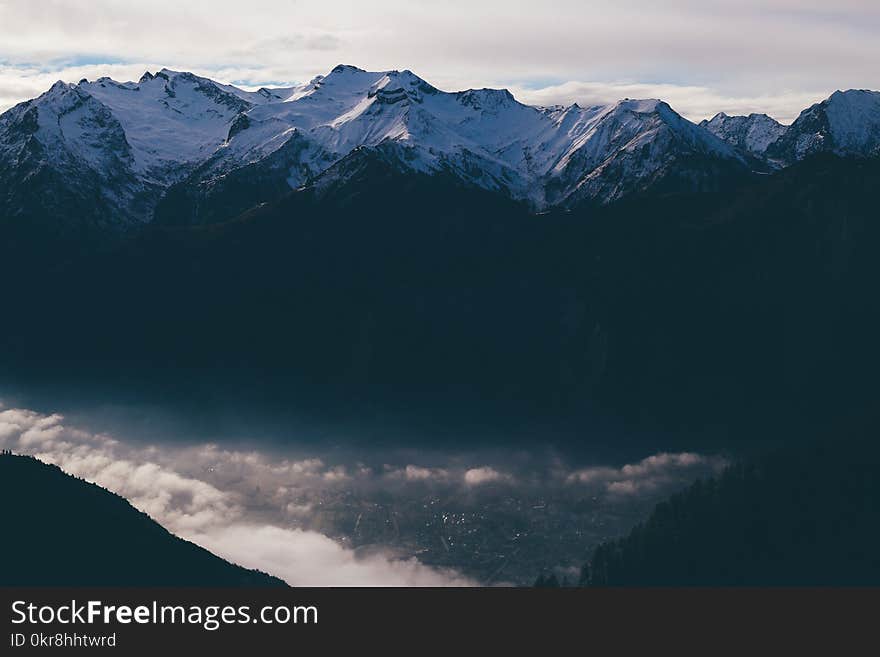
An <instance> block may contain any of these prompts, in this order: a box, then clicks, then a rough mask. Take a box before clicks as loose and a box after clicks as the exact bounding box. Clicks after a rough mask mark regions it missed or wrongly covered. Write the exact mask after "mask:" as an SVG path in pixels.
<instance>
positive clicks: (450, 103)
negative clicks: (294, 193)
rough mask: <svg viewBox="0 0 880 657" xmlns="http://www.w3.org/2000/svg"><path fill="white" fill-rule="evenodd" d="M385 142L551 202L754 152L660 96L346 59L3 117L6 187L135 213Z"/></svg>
mask: <svg viewBox="0 0 880 657" xmlns="http://www.w3.org/2000/svg"><path fill="white" fill-rule="evenodd" d="M380 144H382V145H383V148H385V150H386V152H389V151H393V152H395V153H396V157H397V161H398V164H399V166H401V167H402V168H404V169H406V170H411V171H415V172H421V173H428V174H432V173H437V172H441V171H442V172H445V173H449V174H452V175H454V176H456V177H457V178H459V179H460V180H461V181H462V182H464V183H465V184H468V185H474V186H477V187H481V188H485V189H489V190H493V191H498V192H501V193H503V194H506V195H508V196H510V197H513V198H515V199H519V200H523V201H526V202H528V203H529V204H530V205H531V206H532V207H534V208H536V209H543V208H546V207H548V206H551V205H564V204H566V203H571V202H575V201H591V202H596V203H608V202H611V201H613V200H616V199H618V198H621V197H623V196H626V195H627V194H630V193H634V192H637V191H641V190H645V189H648V188H650V187H651V186H652V185H654V184H657V182H658V181H659V180H661V179H664V178H666V177H667V176H669V175H671V174H672V173H673V172H675V171H676V170H677V167H679V166H682V167H684V168H686V167H687V162H688V160H689V159H691V158H693V157H695V156H699V157H708V158H711V159H717V160H719V161H726V162H729V163H731V164H734V165H736V164H737V163H738V162H739V161H740V156H739V155H738V154H737V153H736V152H735V151H734V150H733V149H732V148H731V147H730V146H729V145H727V144H725V143H723V142H722V141H721V140H719V139H717V138H716V137H715V136H713V135H712V134H710V133H709V132H707V131H705V130H702V129H700V128H698V127H697V126H695V125H694V124H692V123H690V122H689V121H686V120H685V119H683V118H682V117H680V116H679V115H678V114H676V113H675V112H674V111H673V110H672V109H671V108H670V107H669V106H668V105H666V104H665V103H663V102H661V101H657V100H649V101H633V100H626V101H621V102H619V103H613V104H609V105H603V106H594V107H588V108H581V107H579V106H578V105H572V106H570V107H566V108H563V107H553V108H539V107H531V106H527V105H524V104H522V103H519V102H517V101H516V100H515V99H514V98H513V96H512V95H511V94H510V93H509V92H507V91H504V90H496V89H471V90H468V91H463V92H457V93H447V92H443V91H440V90H439V89H436V88H435V87H433V86H431V85H430V84H428V83H427V82H425V81H424V80H422V79H421V78H419V77H418V76H416V75H414V74H413V73H411V72H410V71H383V72H369V71H364V70H361V69H358V68H355V67H353V66H344V65H340V66H337V67H336V68H334V69H333V70H332V71H331V72H330V73H329V74H328V75H326V76H319V77H317V78H315V79H314V80H312V81H311V82H309V83H308V84H305V85H301V86H297V87H290V88H281V89H260V90H259V91H255V92H248V91H243V90H241V89H238V88H236V87H233V86H229V85H221V84H218V83H215V82H213V81H211V80H208V79H206V78H201V77H198V76H195V75H192V74H190V73H180V72H175V71H170V70H167V69H163V70H161V71H159V72H158V73H156V74H155V75H153V74H150V73H146V74H145V75H144V76H143V77H142V78H141V79H140V80H139V81H138V82H136V83H135V82H125V83H119V82H115V81H113V80H110V79H108V78H101V79H99V80H95V81H93V82H89V81H87V80H83V81H81V82H80V83H79V84H76V85H70V84H64V83H58V84H56V85H54V86H53V87H52V88H51V89H50V90H49V91H47V92H46V93H45V94H43V95H42V96H40V97H38V98H36V99H34V100H32V101H28V102H26V103H23V104H21V105H18V106H17V107H15V108H13V109H12V110H10V111H9V112H7V113H6V114H4V115H3V118H2V120H0V157H2V158H3V162H4V164H3V167H4V171H5V174H6V175H5V176H4V179H5V180H9V181H10V182H9V183H6V184H7V186H9V187H10V188H11V187H12V184H13V182H14V181H15V180H16V178H15V176H16V175H18V176H19V177H20V178H22V179H27V178H32V177H33V175H34V174H35V172H38V171H48V170H52V171H55V172H58V173H59V180H63V181H65V182H66V184H67V186H68V187H70V188H71V190H72V191H71V193H72V194H74V195H75V193H78V192H79V191H82V190H84V189H89V190H91V191H89V192H88V195H89V197H90V198H94V196H95V194H96V193H97V195H98V196H99V197H101V198H102V202H101V203H99V204H98V205H99V206H100V205H102V204H103V205H104V206H106V207H105V208H104V211H105V214H107V215H108V216H109V215H114V216H116V217H117V218H118V221H120V222H122V223H125V222H135V223H140V222H144V221H149V220H150V218H151V216H152V214H151V213H152V212H153V210H154V208H155V206H156V204H158V203H159V201H160V199H161V198H162V197H163V196H166V195H167V197H168V202H167V203H166V204H165V207H166V208H168V207H173V208H175V211H183V212H184V214H186V211H187V209H188V210H189V211H190V212H191V213H192V212H193V206H194V204H195V206H196V207H197V208H203V207H206V206H207V207H209V206H210V205H211V199H225V200H224V201H223V205H224V206H226V207H230V206H229V203H228V201H229V200H230V199H237V202H238V204H240V205H244V206H246V205H247V204H248V203H251V202H253V203H257V202H259V201H260V200H265V199H262V198H261V195H264V194H266V193H278V192H280V191H283V190H284V189H293V188H297V187H299V186H301V185H304V184H305V183H307V182H308V181H309V180H312V179H314V178H315V176H317V175H318V174H320V173H321V172H323V171H326V170H327V169H328V168H329V167H331V166H332V165H333V164H334V163H336V162H339V161H340V160H342V159H343V158H345V157H347V156H348V155H349V154H350V153H352V151H354V150H355V149H357V148H375V147H378V146H379V145H380ZM24 155H27V157H24ZM687 175H690V174H686V176H685V177H687ZM37 201H39V199H37ZM235 205H236V203H235V202H233V203H232V206H233V207H234V206H235ZM43 209H46V208H43ZM237 209H244V207H241V208H237ZM4 212H7V213H14V212H15V210H14V209H10V208H9V207H6V208H4ZM200 212H201V210H200V209H199V210H197V211H195V215H199V213H200ZM195 215H194V216H193V220H195V221H202V220H204V217H199V216H195ZM208 215H210V212H208ZM209 220H210V217H209Z"/></svg>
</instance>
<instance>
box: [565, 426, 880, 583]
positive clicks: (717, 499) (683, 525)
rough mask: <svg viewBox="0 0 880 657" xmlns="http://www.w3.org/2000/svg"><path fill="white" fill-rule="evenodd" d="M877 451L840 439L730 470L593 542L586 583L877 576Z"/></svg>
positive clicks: (878, 579) (877, 579)
mask: <svg viewBox="0 0 880 657" xmlns="http://www.w3.org/2000/svg"><path fill="white" fill-rule="evenodd" d="M878 469H880V449H878V447H877V445H876V441H874V440H870V439H866V440H864V441H859V442H854V441H847V440H838V441H835V443H833V444H825V445H823V446H821V447H803V448H802V449H800V450H784V451H779V452H776V453H774V454H772V455H770V456H768V457H765V458H762V459H760V460H759V461H757V462H756V463H754V464H751V465H738V466H734V467H731V468H729V469H728V470H727V471H725V472H724V474H723V475H721V476H720V477H718V478H717V479H710V480H708V481H701V482H697V483H696V484H694V485H693V486H691V487H690V488H688V489H687V490H685V491H684V492H682V493H680V494H678V495H675V496H673V497H672V498H670V499H669V500H668V501H666V502H663V503H661V504H659V505H658V506H657V507H656V509H655V510H654V512H653V513H652V514H651V516H650V517H649V518H648V520H647V521H645V522H644V523H643V524H640V525H639V526H637V527H636V528H635V529H634V530H633V531H632V532H631V533H630V534H629V535H628V536H627V537H625V538H623V539H620V540H618V541H613V542H610V543H606V544H604V545H602V546H600V547H599V548H597V549H596V550H595V552H594V554H593V556H592V559H591V560H590V563H589V564H588V567H587V568H585V569H584V581H583V582H582V583H583V584H591V585H593V586H658V585H659V586H767V585H777V586H789V585H798V586H817V585H819V586H827V585H837V586H839V585H857V586H876V585H878V584H880V558H878V554H880V477H878Z"/></svg>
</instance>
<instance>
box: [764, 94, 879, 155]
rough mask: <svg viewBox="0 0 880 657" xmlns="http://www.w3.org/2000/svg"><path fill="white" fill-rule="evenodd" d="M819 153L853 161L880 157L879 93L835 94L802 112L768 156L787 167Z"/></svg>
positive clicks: (768, 152)
mask: <svg viewBox="0 0 880 657" xmlns="http://www.w3.org/2000/svg"><path fill="white" fill-rule="evenodd" d="M822 152H830V153H835V154H836V155H842V156H856V157H872V156H875V155H877V154H878V153H880V92H877V91H868V90H865V89H850V90H848V91H835V92H834V93H833V94H831V96H830V97H828V98H827V99H825V100H823V101H822V102H820V103H816V104H815V105H813V106H811V107H808V108H807V109H805V110H804V111H803V112H801V113H800V115H799V116H798V118H797V119H796V120H795V121H794V123H792V124H791V126H790V127H789V128H788V130H786V132H785V134H784V135H783V136H782V137H781V138H780V139H779V141H778V142H776V143H774V144H773V146H772V147H771V148H770V149H768V151H767V154H768V155H769V156H771V157H774V158H777V159H778V160H780V161H782V162H784V163H790V162H794V161H797V160H802V159H804V158H805V157H808V156H809V155H812V154H815V153H822Z"/></svg>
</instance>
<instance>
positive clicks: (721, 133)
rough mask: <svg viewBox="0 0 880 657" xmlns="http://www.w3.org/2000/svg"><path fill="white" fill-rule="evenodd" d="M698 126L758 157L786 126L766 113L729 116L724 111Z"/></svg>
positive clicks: (779, 135)
mask: <svg viewBox="0 0 880 657" xmlns="http://www.w3.org/2000/svg"><path fill="white" fill-rule="evenodd" d="M700 126H701V127H703V128H706V129H707V130H708V131H709V132H711V133H712V134H713V135H715V136H716V137H718V138H719V139H721V140H723V141H725V142H727V143H728V144H730V145H731V146H734V147H736V148H738V149H740V150H741V151H743V152H745V153H749V154H751V155H755V156H759V157H760V156H762V155H763V154H764V153H765V152H766V150H767V147H768V146H770V144H772V143H773V142H775V141H776V140H777V139H779V138H780V137H781V136H782V135H783V133H784V132H785V130H786V126H784V125H782V124H781V123H779V121H777V120H776V119H774V118H771V117H769V116H767V115H766V114H749V115H748V116H729V115H727V114H725V113H724V112H719V113H718V114H716V115H715V116H713V117H712V118H711V119H709V120H703V121H701V122H700Z"/></svg>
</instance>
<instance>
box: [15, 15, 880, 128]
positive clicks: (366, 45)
mask: <svg viewBox="0 0 880 657" xmlns="http://www.w3.org/2000/svg"><path fill="white" fill-rule="evenodd" d="M878 35H880V2H877V0H834V2H830V1H828V0H766V1H760V0H737V1H731V0H725V1H718V0H665V1H664V2H656V0H616V2H613V3H610V2H607V0H606V1H596V0H545V1H544V2H535V1H534V0H444V2H442V3H441V2H436V1H430V2H429V1H426V0H374V1H373V2H369V1H365V0H360V1H356V2H340V1H334V0H321V1H317V0H248V1H246V2H242V1H241V0H212V1H211V2H202V1H199V0H189V1H187V2H181V0H151V1H150V2H141V3H135V2H119V1H111V0H0V110H2V109H6V108H7V107H9V106H11V105H12V104H14V103H15V102H18V101H21V100H25V99H27V98H30V97H33V96H35V95H37V94H39V93H41V92H42V91H45V89H46V88H48V87H49V86H50V85H51V84H52V82H54V81H55V80H58V79H63V80H66V81H73V82H76V81H78V80H79V79H81V78H83V77H88V78H90V79H93V78H95V77H100V76H101V75H109V76H111V77H113V78H115V79H119V80H128V79H137V78H139V77H140V75H141V74H142V73H143V72H144V70H146V69H150V70H155V69H157V68H161V67H163V66H166V67H168V68H174V69H178V70H180V69H183V70H191V71H193V72H195V73H199V74H203V75H207V76H210V77H213V78H215V79H219V80H221V81H224V82H233V83H238V84H240V85H246V86H260V85H265V84H289V83H294V82H304V81H308V80H309V79H311V78H312V77H314V76H315V75H317V74H321V73H326V72H328V71H329V70H330V69H331V68H332V67H333V66H334V65H336V64H338V63H347V64H354V65H356V66H360V67H361V68H367V69H371V70H386V69H405V68H408V69H411V70H412V71H414V72H415V73H417V74H418V75H420V76H421V77H423V78H425V79H427V80H428V81H429V82H431V83H433V84H434V85H436V86H439V87H441V88H443V89H447V90H458V89H462V88H468V87H475V86H478V87H483V86H492V87H507V88H509V89H511V91H513V93H514V95H515V96H517V98H519V99H520V100H522V101H524V102H530V103H542V104H550V103H570V102H572V101H577V102H579V103H596V102H607V101H613V100H617V99H619V98H622V97H661V98H663V99H665V100H667V101H669V102H670V104H672V106H673V107H675V108H676V109H677V110H678V111H680V112H681V113H682V114H684V115H686V116H688V117H689V118H691V119H701V118H704V117H708V116H711V115H713V114H714V113H715V112H717V111H726V112H728V113H746V112H751V111H764V112H767V113H769V114H771V115H773V116H775V117H776V118H778V119H780V120H783V121H791V120H792V119H793V118H794V117H795V116H796V115H797V113H798V112H799V111H800V110H801V109H803V108H804V107H806V106H807V105H809V104H811V103H813V102H816V101H818V100H821V99H822V98H824V97H826V96H827V95H829V94H830V93H831V92H832V91H834V90H835V89H838V88H840V89H846V88H873V89H880V67H878V66H877V63H878V62H880V38H878Z"/></svg>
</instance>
